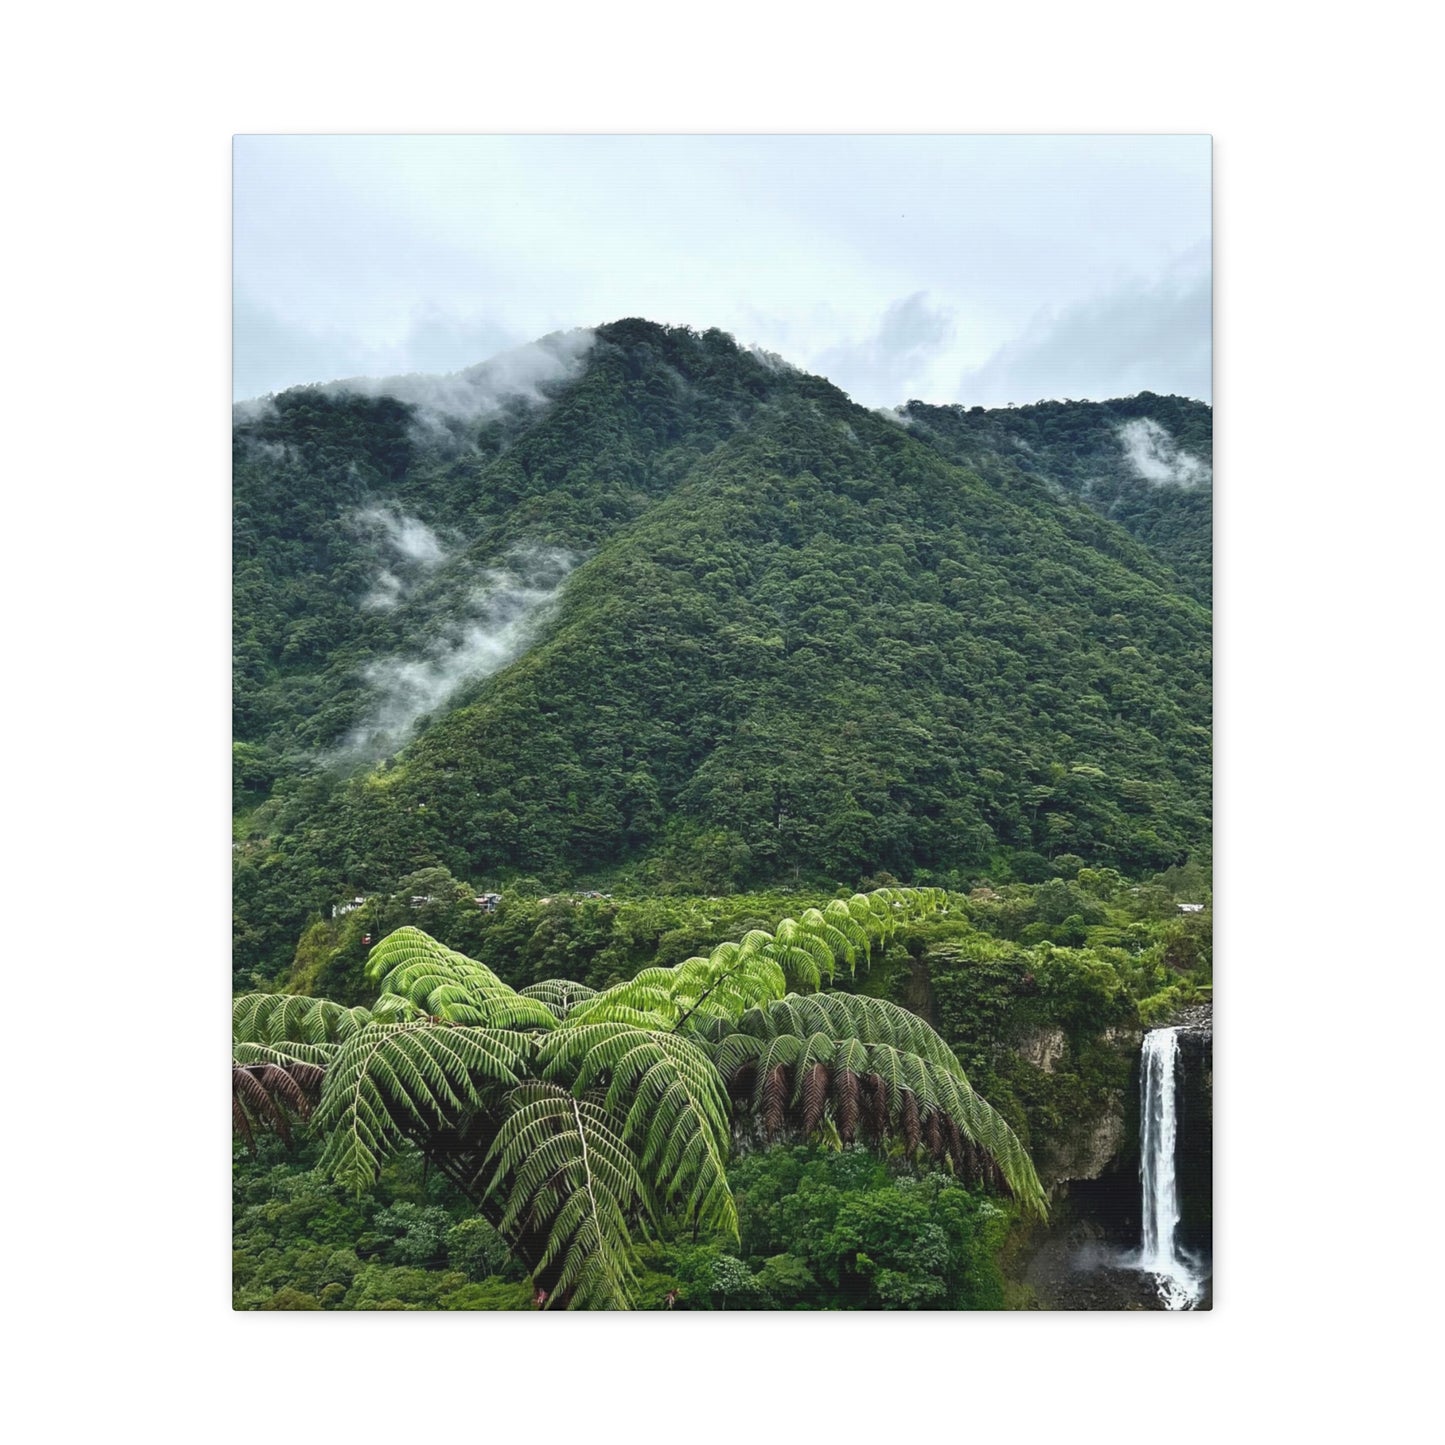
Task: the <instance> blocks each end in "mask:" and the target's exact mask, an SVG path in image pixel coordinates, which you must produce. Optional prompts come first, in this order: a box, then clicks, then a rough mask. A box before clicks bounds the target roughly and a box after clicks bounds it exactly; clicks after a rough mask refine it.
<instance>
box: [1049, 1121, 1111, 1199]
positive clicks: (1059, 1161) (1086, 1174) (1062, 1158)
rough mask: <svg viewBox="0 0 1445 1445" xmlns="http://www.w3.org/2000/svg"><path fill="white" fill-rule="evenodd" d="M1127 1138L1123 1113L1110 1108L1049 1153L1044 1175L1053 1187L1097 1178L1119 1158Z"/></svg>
mask: <svg viewBox="0 0 1445 1445" xmlns="http://www.w3.org/2000/svg"><path fill="white" fill-rule="evenodd" d="M1127 1138H1128V1125H1127V1123H1126V1121H1125V1118H1124V1113H1123V1110H1122V1109H1117V1110H1116V1109H1110V1110H1109V1112H1107V1113H1106V1114H1104V1115H1103V1116H1102V1117H1101V1118H1100V1119H1098V1120H1097V1121H1095V1122H1094V1123H1093V1124H1092V1125H1091V1126H1090V1127H1089V1128H1088V1129H1085V1130H1081V1131H1080V1132H1079V1133H1078V1134H1077V1135H1074V1136H1072V1137H1071V1138H1069V1139H1068V1140H1067V1141H1066V1142H1065V1143H1064V1145H1063V1147H1061V1148H1056V1149H1055V1150H1054V1151H1053V1152H1052V1156H1051V1157H1050V1159H1049V1160H1048V1161H1047V1164H1046V1171H1047V1174H1048V1175H1049V1176H1050V1177H1051V1179H1052V1182H1053V1183H1055V1184H1064V1183H1067V1182H1069V1181H1070V1180H1078V1179H1098V1178H1099V1177H1100V1176H1101V1175H1102V1174H1103V1173H1104V1172H1105V1170H1107V1169H1108V1168H1109V1166H1110V1165H1111V1164H1112V1163H1113V1162H1114V1161H1115V1160H1116V1159H1117V1158H1118V1157H1119V1154H1120V1152H1121V1151H1122V1150H1123V1148H1124V1143H1125V1140H1126V1139H1127Z"/></svg>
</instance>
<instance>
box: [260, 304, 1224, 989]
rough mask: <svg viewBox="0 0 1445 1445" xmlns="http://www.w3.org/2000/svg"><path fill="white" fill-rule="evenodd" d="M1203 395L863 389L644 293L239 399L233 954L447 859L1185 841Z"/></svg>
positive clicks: (1204, 623) (679, 873)
mask: <svg viewBox="0 0 1445 1445" xmlns="http://www.w3.org/2000/svg"><path fill="white" fill-rule="evenodd" d="M1209 425H1210V413H1209V409H1208V408H1207V407H1204V406H1203V405H1202V404H1200V403H1197V402H1189V401H1184V400H1182V399H1180V398H1177V397H1153V396H1149V395H1142V396H1139V397H1135V398H1131V399H1129V400H1128V401H1119V402H1107V403H1102V404H1093V403H1077V402H1069V403H1059V404H1057V405H1053V404H1041V405H1040V406H1038V407H1024V408H1010V409H1007V410H1004V411H992V412H982V411H980V410H979V409H977V408H975V409H972V410H963V409H961V408H947V407H926V406H923V405H922V404H920V403H916V402H915V403H910V404H909V405H908V407H906V408H904V409H901V410H900V412H898V413H895V414H880V413H876V412H872V411H869V410H867V409H865V408H863V407H860V406H857V405H855V404H854V403H852V402H851V401H850V400H849V399H848V398H847V397H846V396H845V395H844V394H843V393H842V392H841V391H839V390H838V389H837V388H835V387H834V386H832V385H830V384H829V383H828V382H827V381H825V380H823V379H821V378H818V377H814V376H808V375H806V374H804V373H801V372H798V371H795V370H793V369H791V368H789V367H788V366H787V365H786V364H784V363H781V362H780V361H779V360H778V359H777V358H774V357H769V356H766V355H764V354H761V353H756V352H749V351H747V350H744V349H742V348H739V347H738V346H737V345H736V344H735V343H734V342H733V341H732V339H731V338H729V337H727V336H725V335H723V334H722V333H720V332H716V331H710V332H705V333H701V334H697V333H694V332H691V331H689V330H687V329H685V328H666V327H661V326H657V325H653V324H651V323H648V322H643V321H636V320H629V321H622V322H618V323H615V324H612V325H608V326H603V327H601V328H599V329H598V330H597V331H596V332H595V333H590V334H586V335H573V336H566V337H553V338H547V339H546V340H545V341H544V342H541V343H538V346H537V347H536V348H529V349H527V350H525V351H524V352H522V353H517V354H516V355H514V356H513V357H511V358H499V359H498V360H497V361H496V362H494V363H490V364H489V365H488V366H486V367H481V368H474V369H473V371H471V372H468V373H461V374H459V375H458V376H457V377H451V378H415V377H413V378H399V379H396V380H395V381H394V382H392V383H388V384H385V385H384V386H378V385H376V384H370V383H367V384H362V383H357V384H355V385H353V386H352V387H350V388H348V387H344V386H331V387H308V388H300V389H297V390H294V391H290V392H286V393H284V394H282V395H279V396H277V397H274V398H270V399H268V400H267V401H266V402H263V403H256V404H248V405H246V406H243V407H240V408H238V411H237V418H236V425H235V474H234V475H235V483H234V486H235V565H236V581H235V629H236V635H235V668H236V677H235V702H236V710H235V735H236V740H237V741H236V749H235V753H236V808H237V824H236V844H235V853H236V915H237V934H236V966H237V969H238V971H239V972H240V973H242V974H243V975H244V974H245V973H247V972H248V971H250V970H255V969H261V970H266V971H275V970H276V969H278V968H280V967H282V966H284V965H285V964H286V963H287V962H289V960H290V957H291V953H292V951H293V949H294V947H295V943H296V939H297V936H298V934H299V933H300V931H301V929H302V928H303V927H304V926H305V924H306V922H307V920H308V918H312V917H314V916H316V915H317V914H318V913H329V910H330V907H331V905H332V904H333V903H335V902H336V901H337V900H338V899H342V898H345V897H348V896H350V895H351V894H352V892H354V891H361V892H367V893H370V892H372V891H376V890H384V889H387V888H389V887H391V886H392V885H393V884H395V883H396V882H397V881H398V880H399V879H401V878H403V877H406V876H407V875H410V874H412V873H414V872H416V871H418V870H420V869H423V868H430V867H437V866H440V867H444V868H446V869H449V870H450V871H451V872H452V873H453V874H454V875H456V876H458V877H462V878H466V879H467V880H469V881H470V882H471V883H473V884H475V885H476V886H478V887H486V886H493V887H499V886H502V885H505V884H508V883H519V882H520V883H524V884H527V885H535V886H536V887H538V888H552V887H562V886H569V885H573V886H575V885H578V884H592V885H594V886H595V885H598V884H602V885H604V886H608V887H616V888H617V889H618V890H619V891H620V890H623V889H627V888H635V889H639V890H640V889H648V890H653V891H657V890H691V891H698V892H702V893H709V892H722V891H725V890H731V889H736V888H740V887H743V886H746V885H750V884H755V883H763V884H789V883H794V884H798V885H800V886H801V885H804V884H806V885H809V886H817V885H818V884H820V883H822V884H830V885H831V884H837V883H845V884H849V885H852V884H855V883H857V882H858V881H859V880H860V879H863V878H866V877H869V876H871V875H877V874H880V873H888V874H891V875H893V876H895V877H897V878H899V879H903V880H907V881H910V882H920V883H925V882H937V883H943V884H952V885H959V884H964V883H968V882H971V881H975V880H981V879H984V878H989V879H992V880H994V881H1002V880H1006V879H1008V878H1019V879H1024V880H1032V881H1038V880H1041V879H1043V878H1047V877H1049V876H1053V874H1054V873H1056V872H1059V871H1066V870H1067V869H1068V868H1069V867H1073V868H1075V869H1076V868H1077V867H1079V866H1080V865H1081V864H1082V863H1089V864H1096V865H1107V866H1112V867H1116V868H1118V869H1120V870H1121V871H1123V872H1125V873H1127V874H1130V875H1134V876H1139V875H1142V874H1144V873H1146V872H1150V871H1153V870H1157V869H1162V868H1166V867H1169V866H1170V865H1173V864H1177V863H1180V862H1182V861H1183V860H1184V859H1185V858H1186V857H1187V856H1188V855H1190V854H1191V853H1194V852H1199V851H1201V850H1204V849H1207V847H1208V843H1209V837H1210V786H1211V785H1210V719H1211V660H1210V615H1209V611H1208V595H1209V592H1208V571H1209V546H1208V539H1209V525H1208V522H1209V486H1208V475H1207V461H1208V456H1209ZM1131 427H1132V430H1130V428H1131Z"/></svg>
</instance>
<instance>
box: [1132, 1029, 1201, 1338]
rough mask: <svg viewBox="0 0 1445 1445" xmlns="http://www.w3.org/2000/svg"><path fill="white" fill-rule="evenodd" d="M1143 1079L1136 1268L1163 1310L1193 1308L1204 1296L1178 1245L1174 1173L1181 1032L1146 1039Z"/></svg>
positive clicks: (1160, 1032)
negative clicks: (1149, 1278) (1148, 1277)
mask: <svg viewBox="0 0 1445 1445" xmlns="http://www.w3.org/2000/svg"><path fill="white" fill-rule="evenodd" d="M1141 1062H1142V1071H1141V1072H1142V1078H1141V1080H1140V1118H1139V1153H1140V1173H1141V1175H1142V1177H1143V1186H1144V1200H1143V1205H1144V1239H1143V1244H1142V1247H1141V1248H1140V1250H1139V1256H1138V1261H1137V1264H1138V1268H1139V1269H1142V1270H1145V1271H1147V1272H1148V1273H1149V1274H1152V1275H1153V1276H1154V1278H1155V1281H1156V1283H1157V1284H1158V1287H1159V1298H1160V1299H1161V1300H1162V1301H1163V1303H1164V1307H1165V1309H1171V1310H1187V1309H1193V1308H1194V1306H1195V1305H1196V1304H1198V1302H1199V1297H1200V1295H1201V1294H1202V1292H1203V1283H1204V1282H1203V1279H1202V1278H1201V1276H1200V1273H1199V1270H1198V1267H1197V1265H1196V1264H1195V1263H1194V1262H1193V1261H1191V1260H1190V1259H1188V1258H1187V1257H1186V1256H1185V1255H1184V1254H1183V1253H1182V1252H1180V1250H1179V1249H1178V1246H1177V1245H1176V1243H1175V1235H1176V1233H1177V1232H1178V1229H1179V1188H1178V1180H1177V1177H1176V1174H1175V1168H1174V1156H1175V1147H1176V1144H1177V1142H1178V1134H1179V1112H1178V1109H1177V1107H1176V1105H1175V1097H1174V1093H1175V1081H1176V1076H1177V1074H1178V1069H1179V1030H1178V1029H1154V1030H1153V1031H1152V1032H1150V1033H1147V1034H1145V1036H1144V1051H1143V1057H1142V1061H1141Z"/></svg>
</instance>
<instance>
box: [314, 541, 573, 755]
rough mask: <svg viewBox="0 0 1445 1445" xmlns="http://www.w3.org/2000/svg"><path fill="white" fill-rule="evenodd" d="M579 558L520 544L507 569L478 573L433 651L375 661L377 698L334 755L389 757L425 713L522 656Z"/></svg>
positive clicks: (370, 671)
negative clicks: (461, 609) (462, 605)
mask: <svg viewBox="0 0 1445 1445" xmlns="http://www.w3.org/2000/svg"><path fill="white" fill-rule="evenodd" d="M576 562H577V559H576V557H574V556H573V555H572V554H571V553H570V552H566V551H563V550H561V549H558V548H541V547H537V548H521V549H518V550H516V551H514V552H513V553H511V554H510V555H509V557H508V559H507V565H506V566H505V567H501V568H497V569H494V570H490V571H487V572H484V573H482V574H481V575H480V576H479V577H478V579H477V581H476V583H475V585H474V586H473V588H472V590H471V593H470V596H469V597H468V599H467V604H466V609H465V612H464V614H463V615H461V616H458V617H455V618H453V619H451V620H450V621H449V622H447V623H444V624H443V625H442V626H441V627H440V629H439V631H438V634H437V635H436V637H435V638H434V640H433V641H432V643H431V645H430V647H429V648H428V649H427V650H426V652H424V653H423V654H422V655H420V656H412V657H389V658H384V659H382V660H380V661H377V662H373V663H371V664H370V665H368V667H367V668H366V670H365V673H364V676H365V679H366V682H367V684H368V687H369V689H370V693H371V700H370V704H369V706H368V708H367V710H366V713H365V714H364V716H363V717H362V719H361V721H360V722H358V724H357V725H356V727H355V728H354V729H353V730H352V732H351V734H350V736H349V737H348V738H347V739H346V741H345V742H344V743H343V744H342V746H341V748H340V749H339V750H338V751H337V752H336V753H335V754H334V755H333V757H332V761H333V762H336V763H354V762H358V761H362V760H376V759H378V758H383V757H386V756H388V755H389V754H391V753H393V752H395V751H396V750H397V749H398V748H400V747H401V746H402V745H403V744H404V743H406V742H407V741H408V740H409V739H410V738H411V737H412V735H413V734H414V733H415V731H416V728H417V724H418V723H419V722H420V721H421V719H422V718H423V717H425V716H427V715H428V714H431V713H434V712H437V711H438V710H439V709H441V708H444V707H445V706H446V705H447V704H448V703H449V702H450V701H451V699H452V698H453V697H454V696H455V695H456V694H457V692H458V691H460V690H461V689H462V688H463V687H465V686H467V685H468V684H469V683H473V682H477V681H479V680H480V679H482V678H484V677H489V676H490V675H491V674H492V673H494V672H496V671H498V670H499V669H500V668H502V667H505V666H506V665H507V663H509V662H511V661H513V660H514V659H516V658H517V657H519V656H520V655H521V654H522V653H523V652H524V651H526V649H527V647H528V646H529V645H530V644H531V642H532V640H533V638H534V637H535V636H536V632H537V628H538V627H539V625H540V624H541V623H542V622H543V621H544V620H545V619H546V617H547V616H548V614H549V612H550V610H551V607H552V605H553V603H555V602H556V600H557V598H558V596H559V595H560V593H561V590H562V586H563V583H564V582H565V581H566V580H567V576H568V574H569V573H570V572H571V571H572V569H573V567H574V566H575V565H576Z"/></svg>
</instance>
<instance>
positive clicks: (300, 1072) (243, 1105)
mask: <svg viewBox="0 0 1445 1445" xmlns="http://www.w3.org/2000/svg"><path fill="white" fill-rule="evenodd" d="M321 1078H322V1071H321V1069H320V1068H318V1067H317V1066H316V1065H315V1064H307V1063H299V1062H297V1061H295V1060H290V1059H288V1060H286V1061H284V1062H259V1063H250V1064H242V1063H236V1064H233V1065H232V1066H231V1122H232V1124H233V1125H234V1127H235V1130H236V1133H238V1134H239V1135H240V1136H241V1139H242V1140H243V1142H244V1143H245V1145H246V1147H247V1149H249V1150H250V1151H251V1153H253V1154H254V1153H255V1152H256V1130H257V1128H261V1129H265V1130H268V1131H270V1132H271V1133H274V1134H277V1135H279V1136H280V1138H281V1140H282V1141H283V1142H284V1143H285V1144H286V1145H287V1146H288V1147H289V1146H290V1144H291V1123H290V1119H289V1118H288V1115H290V1114H295V1115H296V1117H297V1118H300V1119H305V1118H307V1117H308V1116H309V1115H310V1113H311V1111H312V1108H313V1106H314V1105H315V1101H316V1096H317V1094H318V1093H319V1092H320V1088H321Z"/></svg>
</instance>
